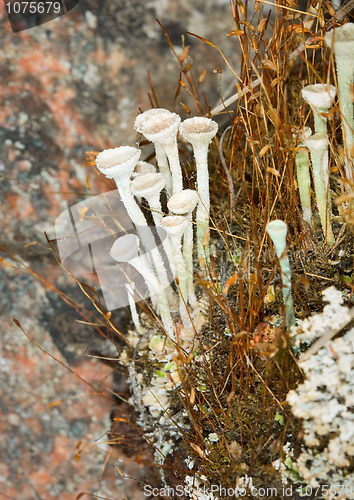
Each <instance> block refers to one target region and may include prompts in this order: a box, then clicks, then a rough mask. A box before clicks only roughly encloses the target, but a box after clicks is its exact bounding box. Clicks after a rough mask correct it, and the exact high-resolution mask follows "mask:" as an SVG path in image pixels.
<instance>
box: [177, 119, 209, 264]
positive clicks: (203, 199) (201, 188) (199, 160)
mask: <svg viewBox="0 0 354 500" xmlns="http://www.w3.org/2000/svg"><path fill="white" fill-rule="evenodd" d="M179 131H180V133H181V135H182V136H183V137H184V138H185V139H186V140H187V141H188V142H190V143H191V144H192V146H193V152H194V157H195V162H196V167H197V191H198V195H199V203H198V208H197V216H196V223H197V251H198V258H199V260H201V259H204V257H205V256H206V257H208V254H209V251H208V245H206V247H205V252H204V248H203V240H204V235H205V233H206V231H208V230H209V212H210V195H209V169H208V148H209V144H210V143H211V141H212V140H213V138H214V137H215V135H216V133H217V131H218V124H217V123H216V122H214V121H213V120H211V119H210V118H205V117H195V118H188V119H187V120H184V122H183V123H181V125H180V127H179Z"/></svg>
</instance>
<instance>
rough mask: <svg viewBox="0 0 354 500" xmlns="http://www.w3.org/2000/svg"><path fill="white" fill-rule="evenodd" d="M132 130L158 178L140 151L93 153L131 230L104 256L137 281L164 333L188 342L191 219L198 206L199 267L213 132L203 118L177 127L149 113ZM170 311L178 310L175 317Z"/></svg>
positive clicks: (193, 302)
mask: <svg viewBox="0 0 354 500" xmlns="http://www.w3.org/2000/svg"><path fill="white" fill-rule="evenodd" d="M134 127H135V130H136V131H137V132H139V133H141V134H143V135H144V136H145V137H146V138H147V139H148V140H149V141H151V142H152V143H153V145H154V148H155V155H156V163H157V168H158V171H157V169H156V167H155V166H154V165H151V164H149V163H146V162H141V161H139V160H140V155H141V150H140V149H138V148H135V147H130V146H121V147H117V148H114V149H107V150H104V151H102V152H101V153H99V154H98V156H97V158H96V165H97V168H98V169H99V170H100V171H101V172H102V173H104V174H105V175H106V176H107V177H108V178H111V179H114V180H115V182H116V185H117V188H118V191H119V194H120V197H121V200H122V202H123V203H124V206H125V208H126V210H127V213H128V215H129V217H130V219H131V221H132V223H133V224H134V226H135V228H136V234H126V235H124V236H121V237H119V238H118V239H117V240H116V241H115V242H114V244H113V246H112V247H111V250H110V255H111V257H112V258H113V259H114V260H115V261H117V263H120V262H128V263H129V264H130V265H131V266H133V267H134V268H135V269H136V271H138V273H140V274H141V275H142V276H143V278H144V280H145V282H146V286H147V289H148V291H149V295H150V297H151V302H152V307H153V309H154V310H155V312H156V314H157V315H158V316H159V317H160V318H161V321H162V326H163V330H164V332H165V333H166V335H167V336H168V337H169V338H170V340H172V341H175V340H176V339H177V327H178V328H179V331H180V333H181V331H182V332H184V334H185V335H186V336H188V334H189V335H190V334H191V332H193V329H194V328H195V327H196V325H195V323H196V322H197V317H198V312H199V305H198V301H197V299H196V296H195V291H194V283H193V250H194V238H193V213H194V209H195V208H196V207H197V210H196V217H195V223H196V226H197V231H196V232H197V238H196V245H197V250H198V258H199V260H200V261H201V262H205V257H206V255H207V252H208V250H207V244H206V240H207V237H206V236H205V233H206V232H207V231H208V226H209V208H210V202H209V171H208V161H207V159H208V147H209V144H210V142H211V141H212V139H213V137H214V136H215V134H216V132H217V130H218V126H217V123H216V122H214V121H213V120H211V119H209V118H205V117H202V118H201V117H196V118H188V119H186V120H185V121H183V122H182V123H181V118H180V117H179V116H178V115H177V114H176V113H171V112H169V111H167V110H165V109H151V110H149V111H145V112H144V113H142V114H140V115H138V117H137V118H136V120H135V124H134ZM178 133H179V134H180V135H181V136H182V137H183V138H184V139H185V140H187V141H188V142H190V143H191V144H192V146H193V151H194V157H195V161H196V168H197V186H196V190H191V189H183V177H182V169H181V164H180V160H179V153H178V145H177V137H178ZM163 190H165V192H166V195H167V199H168V202H167V208H168V211H169V213H168V214H165V213H164V212H163V208H162V205H161V193H162V191H163ZM142 199H144V200H146V202H147V203H148V205H149V209H150V210H151V213H152V217H153V221H154V228H155V229H158V231H159V234H160V236H161V234H162V233H163V232H164V231H165V232H166V233H167V237H166V238H164V237H163V236H162V237H160V243H161V244H160V245H156V235H154V231H153V230H152V227H151V226H150V227H149V226H148V221H147V218H146V217H145V214H144V212H143V210H142V209H141V207H140V206H139V204H140V203H141V200H142ZM155 232H156V231H155ZM140 250H142V251H141V252H140ZM171 272H172V276H173V279H172V280H171ZM173 281H174V285H173ZM126 288H127V293H128V299H129V304H130V308H131V312H132V318H133V321H134V324H135V328H136V331H137V332H139V333H142V332H143V331H144V328H143V327H142V325H141V322H140V319H139V315H138V314H137V310H136V306H135V301H138V300H139V295H138V293H137V291H136V290H135V288H134V283H127V286H126ZM176 308H177V309H178V311H179V314H178V317H177V318H176V316H177V315H176V314H175V312H176ZM180 322H181V323H182V324H181V325H179V323H180Z"/></svg>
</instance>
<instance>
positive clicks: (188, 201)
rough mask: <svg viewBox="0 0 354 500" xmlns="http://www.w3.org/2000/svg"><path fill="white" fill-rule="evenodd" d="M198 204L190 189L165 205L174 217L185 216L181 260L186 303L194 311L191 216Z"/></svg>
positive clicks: (194, 194)
mask: <svg viewBox="0 0 354 500" xmlns="http://www.w3.org/2000/svg"><path fill="white" fill-rule="evenodd" d="M197 203H198V194H197V192H196V191H194V190H192V189H184V190H183V191H181V192H180V193H176V194H174V195H173V196H171V198H170V199H169V201H168V203H167V207H168V209H169V210H170V211H171V212H172V213H173V214H176V215H185V216H186V218H187V219H188V226H187V228H186V230H185V232H184V236H183V258H184V262H185V265H186V269H187V273H188V276H187V289H188V302H189V303H190V305H191V306H192V308H193V309H195V308H196V307H197V305H198V303H197V298H196V296H195V291H194V284H193V224H192V214H193V210H194V209H195V207H196V205H197Z"/></svg>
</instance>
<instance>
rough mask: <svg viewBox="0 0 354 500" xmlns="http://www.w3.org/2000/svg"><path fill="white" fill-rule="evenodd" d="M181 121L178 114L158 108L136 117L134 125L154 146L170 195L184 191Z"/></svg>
mask: <svg viewBox="0 0 354 500" xmlns="http://www.w3.org/2000/svg"><path fill="white" fill-rule="evenodd" d="M180 121H181V118H180V117H179V116H178V115H177V114H176V113H171V112H170V111H168V110H167V109H161V108H158V109H150V110H148V111H144V113H142V114H141V115H138V116H137V117H136V119H135V123H134V128H135V130H137V131H138V132H139V133H141V134H143V135H144V136H145V137H146V138H147V139H148V140H149V141H151V142H152V143H153V144H154V147H155V153H156V161H157V164H158V166H159V168H160V170H161V172H162V173H163V174H164V175H165V178H166V190H167V193H168V194H171V193H172V194H174V193H178V192H179V191H182V189H183V181H182V170H181V165H180V162H179V156H178V146H177V133H178V127H179V124H180ZM166 156H167V158H168V164H169V169H168V164H167V161H166ZM170 172H171V173H170ZM171 177H172V180H171ZM171 182H172V189H171Z"/></svg>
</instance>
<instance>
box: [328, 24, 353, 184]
mask: <svg viewBox="0 0 354 500" xmlns="http://www.w3.org/2000/svg"><path fill="white" fill-rule="evenodd" d="M325 42H326V44H327V46H328V47H329V48H330V49H332V50H333V52H334V55H335V59H336V65H337V82H338V95H339V103H340V110H341V113H342V132H343V142H344V149H345V170H346V175H347V178H348V179H350V180H354V168H353V158H352V156H351V155H352V153H353V147H354V105H353V98H352V96H351V85H352V84H353V82H354V23H347V24H344V25H343V26H340V27H336V28H335V29H333V30H331V31H329V32H328V33H326V35H325Z"/></svg>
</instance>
